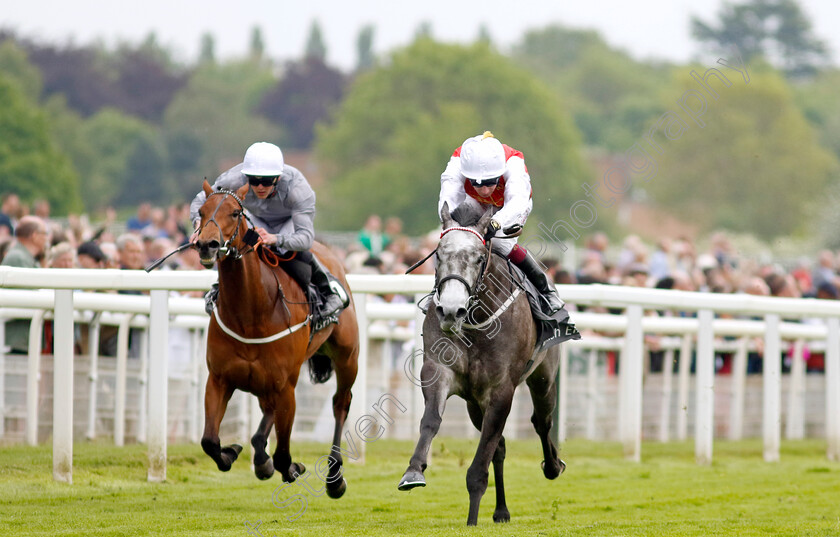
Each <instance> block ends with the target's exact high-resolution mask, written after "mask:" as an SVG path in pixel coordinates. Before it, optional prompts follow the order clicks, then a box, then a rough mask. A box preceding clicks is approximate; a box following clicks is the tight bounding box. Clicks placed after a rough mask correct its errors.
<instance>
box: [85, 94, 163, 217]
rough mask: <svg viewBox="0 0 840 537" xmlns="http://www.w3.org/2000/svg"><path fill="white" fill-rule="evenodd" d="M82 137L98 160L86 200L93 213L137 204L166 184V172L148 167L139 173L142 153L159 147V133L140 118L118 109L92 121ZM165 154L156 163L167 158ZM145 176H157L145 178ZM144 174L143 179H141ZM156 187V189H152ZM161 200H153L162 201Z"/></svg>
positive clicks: (89, 172) (89, 176) (88, 179)
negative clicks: (122, 204)
mask: <svg viewBox="0 0 840 537" xmlns="http://www.w3.org/2000/svg"><path fill="white" fill-rule="evenodd" d="M80 132H81V135H82V136H83V137H84V139H85V140H87V141H88V143H89V144H90V146H91V148H92V150H93V153H94V154H95V155H96V156H97V157H96V159H95V160H94V161H93V162H91V163H90V167H89V168H88V169H87V170H85V182H84V185H85V200H86V202H87V204H88V207H89V208H90V209H93V210H98V209H103V208H105V207H107V206H110V205H112V204H115V203H125V204H136V203H137V201H138V200H140V199H146V198H144V197H143V196H144V195H150V194H151V192H152V191H156V190H159V188H158V189H156V188H154V186H155V185H160V184H161V181H162V180H163V173H162V170H161V169H160V168H159V167H158V168H149V167H147V166H146V165H144V166H143V167H142V169H138V165H140V162H139V161H138V159H137V158H136V157H135V154H136V153H137V152H138V151H141V152H144V151H147V149H148V148H150V147H155V144H156V141H155V140H156V136H157V133H156V130H155V129H154V127H152V126H151V125H149V124H148V123H145V122H143V121H141V120H139V119H137V118H134V117H131V116H127V115H125V114H123V113H122V112H120V111H118V110H114V109H104V110H102V111H100V112H98V113H97V114H96V115H94V116H93V117H91V118H90V119H89V120H87V121H85V123H84V124H83V125H82V127H81V131H80ZM160 153H161V150H158V153H157V154H156V155H155V156H154V157H149V155H148V152H146V156H147V157H148V158H152V159H153V160H159V159H161V158H163V157H162V156H161V154H160ZM143 172H155V173H151V174H150V175H145V174H143ZM139 174H143V175H139ZM148 185H152V188H148ZM162 198H163V196H161V197H154V196H153V197H150V198H149V199H150V200H151V199H155V201H160V200H161V199H162Z"/></svg>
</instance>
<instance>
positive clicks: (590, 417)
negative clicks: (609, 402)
mask: <svg viewBox="0 0 840 537" xmlns="http://www.w3.org/2000/svg"><path fill="white" fill-rule="evenodd" d="M599 402H600V398H599V397H598V351H597V350H596V349H590V350H589V352H588V353H587V362H586V439H587V440H595V431H596V425H595V420H596V418H597V416H598V403H599Z"/></svg>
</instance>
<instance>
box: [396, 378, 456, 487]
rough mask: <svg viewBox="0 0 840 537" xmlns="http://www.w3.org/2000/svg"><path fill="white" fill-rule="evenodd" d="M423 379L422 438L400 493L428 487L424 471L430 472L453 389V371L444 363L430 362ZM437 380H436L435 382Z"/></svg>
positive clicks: (410, 462) (418, 442)
mask: <svg viewBox="0 0 840 537" xmlns="http://www.w3.org/2000/svg"><path fill="white" fill-rule="evenodd" d="M420 379H421V380H422V381H423V384H425V386H423V399H424V401H425V409H424V410H423V417H422V418H421V420H420V439H419V440H417V446H416V447H415V448H414V454H413V455H412V456H411V460H410V461H409V463H408V468H407V469H406V471H405V474H403V476H402V479H400V484H399V485H398V486H397V488H398V489H399V490H411V489H413V488H414V487H425V486H426V478H425V477H424V476H423V472H424V471H425V470H426V461H427V460H428V457H429V449H430V448H431V446H432V440H433V439H434V437H435V435H436V434H437V433H438V431H439V430H440V423H441V421H442V419H443V411H444V409H445V408H446V399H447V398H448V397H449V388H450V385H451V383H452V372H451V371H450V370H449V369H447V368H446V367H444V366H442V365H440V364H437V363H434V362H426V363H424V364H423V368H422V369H421V370H420ZM433 379H436V380H435V381H434V382H432V380H433Z"/></svg>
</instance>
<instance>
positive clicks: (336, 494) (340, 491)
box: [327, 477, 347, 500]
mask: <svg viewBox="0 0 840 537" xmlns="http://www.w3.org/2000/svg"><path fill="white" fill-rule="evenodd" d="M346 490H347V481H346V480H345V479H344V478H343V477H342V478H341V483H339V485H338V487H336V488H334V489H332V488H330V487H329V484H328V485H327V496H329V497H330V498H332V499H333V500H337V499H339V498H341V497H342V496H344V492H345V491H346Z"/></svg>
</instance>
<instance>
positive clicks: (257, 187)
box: [248, 175, 277, 200]
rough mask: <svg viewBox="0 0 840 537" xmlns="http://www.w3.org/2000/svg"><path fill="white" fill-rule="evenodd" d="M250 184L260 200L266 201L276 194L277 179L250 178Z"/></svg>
mask: <svg viewBox="0 0 840 537" xmlns="http://www.w3.org/2000/svg"><path fill="white" fill-rule="evenodd" d="M248 184H249V185H251V190H253V191H254V195H256V196H257V197H258V198H259V199H261V200H264V199H265V198H267V197H268V196H270V195H271V193H272V192H274V188H275V185H276V184H277V177H260V176H256V175H249V176H248Z"/></svg>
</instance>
